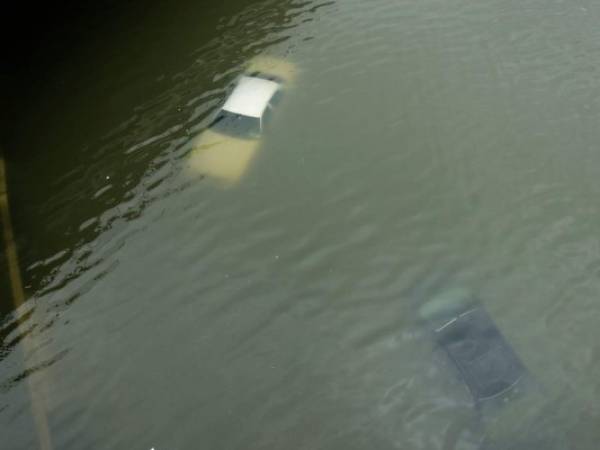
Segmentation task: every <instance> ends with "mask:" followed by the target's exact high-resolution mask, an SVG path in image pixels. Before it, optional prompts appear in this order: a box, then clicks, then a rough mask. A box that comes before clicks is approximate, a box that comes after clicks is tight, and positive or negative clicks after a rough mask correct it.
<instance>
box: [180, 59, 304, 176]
mask: <svg viewBox="0 0 600 450" xmlns="http://www.w3.org/2000/svg"><path fill="white" fill-rule="evenodd" d="M294 73H295V70H294V67H293V65H292V64H290V63H289V62H286V61H283V60H278V59H273V58H266V57H259V58H255V59H254V60H252V61H250V64H249V65H248V67H247V68H246V71H245V73H244V75H242V76H241V77H240V78H239V80H238V82H237V83H236V85H235V88H234V89H233V91H232V92H231V94H230V95H229V97H228V98H227V100H226V101H225V103H224V104H223V106H221V108H220V109H219V111H218V112H217V114H216V116H215V117H214V119H213V120H212V121H211V123H210V124H209V125H208V127H207V129H206V130H204V132H203V133H202V134H200V136H198V137H197V138H196V140H195V141H194V143H193V148H192V151H191V154H190V159H189V168H190V170H191V171H192V172H194V173H197V174H199V175H206V176H209V177H211V178H214V179H217V180H219V181H222V182H224V183H227V184H234V183H236V182H237V181H239V180H240V179H241V178H242V176H243V175H244V173H246V171H247V170H248V168H249V166H250V164H251V162H252V160H253V159H254V157H255V155H256V152H257V150H258V148H259V146H260V143H261V137H262V134H263V131H264V128H265V124H266V123H267V122H268V121H269V118H270V114H271V113H272V109H273V106H274V105H275V103H276V102H277V101H278V98H279V97H280V96H281V92H282V90H283V89H284V87H285V86H287V85H289V84H290V83H291V82H292V80H293V78H294Z"/></svg>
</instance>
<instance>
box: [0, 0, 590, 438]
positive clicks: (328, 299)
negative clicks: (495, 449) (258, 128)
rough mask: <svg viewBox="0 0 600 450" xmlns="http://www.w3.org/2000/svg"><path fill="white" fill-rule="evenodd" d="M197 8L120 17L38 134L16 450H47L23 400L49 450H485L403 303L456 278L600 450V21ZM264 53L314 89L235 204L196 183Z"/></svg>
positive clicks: (537, 13) (568, 10)
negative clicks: (206, 135)
mask: <svg viewBox="0 0 600 450" xmlns="http://www.w3.org/2000/svg"><path fill="white" fill-rule="evenodd" d="M202 3H203V2H196V3H194V4H192V2H189V3H188V2H184V3H182V4H181V5H180V6H178V8H177V9H172V7H171V6H169V5H163V6H153V7H148V8H147V9H145V10H144V11H141V14H132V12H131V11H128V10H126V9H125V10H126V11H128V13H127V14H124V17H125V18H124V19H123V20H122V21H121V22H117V23H116V25H115V30H113V32H112V33H110V34H108V35H107V34H102V35H98V36H96V37H95V38H90V39H89V42H88V45H87V46H85V48H84V47H83V46H82V48H81V50H80V51H79V52H78V53H77V54H75V55H72V57H71V58H70V59H68V60H65V61H64V62H63V63H61V64H59V65H58V66H57V68H56V69H55V70H54V71H53V72H52V73H51V74H50V76H49V78H48V81H47V82H46V84H45V85H44V86H42V87H41V88H40V95H39V96H38V97H37V98H36V100H34V101H31V103H30V104H29V107H28V109H27V111H28V114H26V115H24V118H23V120H22V121H21V130H22V131H21V133H20V135H19V136H20V139H19V142H18V145H19V148H20V149H21V150H22V151H21V153H20V154H19V155H20V156H18V157H16V158H13V159H12V160H11V161H10V163H9V166H8V170H9V172H10V191H11V201H12V202H13V209H14V215H15V217H14V221H15V227H16V229H17V234H18V237H19V244H20V252H21V253H20V255H21V260H22V261H21V263H22V266H23V275H24V278H25V280H26V281H27V292H28V294H29V296H30V300H29V301H28V302H27V304H26V305H25V306H24V307H23V308H21V309H19V310H17V311H12V312H10V311H7V312H3V313H2V319H1V320H2V321H1V322H0V336H1V337H2V346H1V347H0V358H1V359H0V430H1V435H2V436H3V437H2V442H3V445H2V448H7V449H28V448H35V446H36V445H37V441H36V427H35V425H34V421H33V420H32V415H31V408H30V403H31V400H30V396H29V395H28V392H27V383H25V380H29V381H30V382H31V383H32V384H33V385H34V386H36V387H37V389H38V391H39V392H41V393H42V394H41V395H42V397H43V399H42V400H43V403H44V405H45V410H46V412H47V417H48V422H49V426H50V429H51V435H52V441H53V446H54V448H56V449H85V448H90V449H96V448H104V449H142V450H144V449H150V448H155V449H156V450H167V449H191V448H210V449H234V448H244V449H281V448H286V449H316V448H319V449H344V450H347V449H365V448H369V449H379V448H381V449H392V448H397V449H427V450H430V449H448V448H474V447H473V446H471V447H468V445H469V444H468V443H465V442H462V443H460V444H458V445H463V447H459V446H455V444H454V438H453V434H456V433H457V432H456V431H455V430H461V429H462V428H465V427H468V426H469V425H472V424H470V423H469V421H471V420H472V419H471V418H470V417H471V416H470V414H471V409H470V406H469V405H468V401H467V399H466V398H465V395H464V392H463V390H462V386H461V384H460V382H458V381H457V380H456V378H455V377H454V374H453V372H452V371H451V370H446V369H448V367H446V366H445V365H444V364H439V361H437V359H436V357H435V351H434V350H435V349H434V345H433V343H432V342H431V341H430V340H428V339H427V337H426V336H424V335H423V333H421V332H420V331H419V327H418V324H417V323H416V321H415V314H414V310H415V305H414V302H412V301H411V298H410V296H409V295H408V293H409V292H410V291H411V290H410V288H411V287H412V286H414V285H415V284H416V283H418V282H419V280H421V279H424V278H426V277H427V276H428V275H429V274H431V273H438V272H443V273H450V274H452V276H453V279H454V280H458V281H459V282H460V283H462V284H464V285H468V286H470V287H471V288H472V289H474V290H475V291H476V292H478V294H479V297H480V298H481V300H482V302H483V304H484V305H485V306H486V308H487V309H488V311H489V312H490V314H491V316H492V317H493V318H494V320H495V321H496V323H497V325H498V327H499V328H500V329H501V330H502V332H503V333H504V335H505V336H506V338H507V339H508V340H509V341H510V342H511V344H512V345H513V347H514V348H515V350H516V351H517V353H518V354H519V355H520V357H521V358H522V360H523V361H524V363H525V365H526V366H527V367H528V369H529V370H530V372H531V373H532V375H533V376H534V378H535V379H536V380H537V381H538V383H539V385H540V386H543V388H544V399H543V401H541V402H538V403H536V404H535V409H536V412H537V413H539V414H538V415H539V417H541V419H540V420H541V421H542V423H544V424H549V425H548V427H549V428H550V427H551V428H553V429H558V430H559V431H560V433H561V435H562V436H563V437H564V439H565V441H566V442H567V445H568V446H567V447H561V448H578V449H583V448H585V449H587V448H590V449H592V448H595V443H596V442H597V441H598V439H600V435H599V433H598V428H597V426H596V424H597V422H598V420H599V419H600V407H599V405H600V403H599V400H600V383H599V381H598V380H600V346H599V344H598V342H600V335H599V333H600V332H599V331H598V330H599V328H598V326H597V324H598V322H599V320H600V305H599V304H598V293H599V292H600V280H599V279H598V274H599V271H600V253H599V250H600V240H599V239H598V235H597V230H598V225H599V224H600V208H599V207H598V202H597V198H598V194H600V185H599V183H598V180H599V179H600V153H599V152H598V151H597V145H598V142H600V129H599V128H598V126H597V123H598V121H599V119H600V102H599V99H600V81H599V80H600V78H599V75H600V45H599V44H598V43H599V42H600V30H599V29H598V27H597V23H598V20H599V19H600V9H598V7H597V6H595V5H594V4H593V3H592V2H587V1H578V2H563V1H550V2H548V1H541V0H525V1H519V2H516V1H507V0H485V1H481V2H471V1H466V0H456V1H454V2H441V1H436V0H419V1H416V0H402V1H398V0H382V1H378V2H364V1H358V0H338V1H329V2H325V1H320V0H314V1H306V2H300V1H293V0H292V1H275V0H269V1H255V2H251V1H246V2H243V1H239V2H233V4H229V5H228V6H214V7H213V6H211V7H208V6H206V5H205V6H203V4H202ZM129 16H132V17H135V20H134V19H133V18H131V19H128V17H129ZM91 36H94V35H93V33H92V34H91ZM255 55H270V56H274V57H279V58H283V59H286V60H287V61H290V62H293V63H294V64H296V65H297V67H298V69H299V76H298V78H297V80H296V82H295V83H294V86H293V88H292V89H291V90H290V91H289V92H288V93H287V95H286V97H285V100H284V101H283V102H282V104H281V105H280V107H279V108H278V110H277V114H276V117H275V119H274V121H273V126H272V127H271V128H270V129H269V130H268V132H267V133H266V135H265V136H264V140H263V144H262V147H261V149H260V151H259V153H258V157H257V159H256V160H255V161H254V163H253V165H252V166H251V169H250V171H249V172H248V173H247V174H246V176H245V177H244V179H243V180H242V181H241V183H239V184H238V185H236V186H234V187H231V188H229V189H223V187H222V186H219V185H218V184H216V183H213V182H211V180H209V179H193V178H190V177H188V176H185V174H184V170H183V168H184V167H185V164H186V158H187V157H188V155H189V153H190V150H191V142H192V140H193V138H194V137H195V136H197V135H198V134H199V133H200V132H201V131H202V130H203V129H204V128H205V127H206V125H207V124H208V122H209V120H210V117H211V114H212V113H213V112H214V111H215V108H217V107H218V106H219V104H220V103H221V102H222V101H223V100H224V98H225V96H226V94H227V92H229V90H230V88H231V83H232V82H234V80H235V78H236V77H237V76H238V75H239V73H240V71H241V68H242V65H243V64H244V63H245V62H246V61H248V60H249V59H250V58H252V57H253V56H255ZM3 302H4V300H3ZM6 309H7V308H6V307H5V306H3V309H2V311H5V310H6ZM20 319H22V320H23V323H22V325H21V327H16V325H15V324H16V321H17V320H20ZM22 330H28V333H29V335H28V336H29V338H28V339H29V341H30V342H32V343H33V348H32V349H26V350H27V351H26V352H25V358H24V356H23V352H22V351H21V350H23V349H21V348H20V344H19V343H20V342H21V341H22V339H21V337H22V336H21V337H20V334H19V333H21V332H22ZM520 408H521V406H517V407H515V409H513V410H512V411H515V412H514V414H516V415H517V416H518V415H519V414H521V413H523V410H521V409H520ZM511 414H512V413H511ZM523 414H524V417H525V416H526V415H525V413H523ZM527 417H528V416H527ZM532 434H534V433H532ZM509 435H510V433H509ZM534 437H535V436H534ZM502 439H504V438H502ZM502 439H501V441H500V444H499V445H504V447H500V448H509V447H508V445H509V444H510V439H509V440H508V441H502ZM4 443H8V444H4ZM561 445H562V444H561Z"/></svg>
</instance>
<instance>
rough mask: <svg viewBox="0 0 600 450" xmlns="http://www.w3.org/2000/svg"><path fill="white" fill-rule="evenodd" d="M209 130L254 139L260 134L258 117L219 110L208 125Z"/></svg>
mask: <svg viewBox="0 0 600 450" xmlns="http://www.w3.org/2000/svg"><path fill="white" fill-rule="evenodd" d="M208 127H209V128H210V129H211V130H213V131H217V132H219V133H221V134H226V135H228V136H233V137H238V138H246V139H256V138H258V137H259V136H260V119H259V118H258V117H249V116H244V115H242V114H235V113H232V112H229V111H225V110H221V111H220V112H219V114H218V115H217V117H215V119H214V120H213V121H212V122H211V124H210V125H209V126H208Z"/></svg>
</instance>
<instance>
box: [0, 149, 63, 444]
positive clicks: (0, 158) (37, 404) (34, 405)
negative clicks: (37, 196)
mask: <svg viewBox="0 0 600 450" xmlns="http://www.w3.org/2000/svg"><path fill="white" fill-rule="evenodd" d="M0 220H1V222H2V231H3V234H4V245H5V248H6V259H7V262H8V276H9V279H10V286H11V292H12V297H13V303H14V305H15V309H18V308H19V307H20V306H21V305H23V304H24V303H25V294H24V291H23V282H22V280H21V272H20V270H19V258H18V254H17V246H16V244H15V238H14V233H13V229H12V222H11V220H10V207H9V203H8V187H7V183H6V164H5V163H4V154H3V153H2V148H0ZM21 342H22V345H23V351H24V353H25V356H26V355H27V354H30V353H31V351H32V350H33V347H34V345H33V342H32V339H31V337H30V336H29V335H28V334H25V335H24V337H23V340H22V341H21ZM27 385H28V388H29V395H30V397H31V412H32V414H33V419H34V421H35V425H36V427H37V433H38V440H39V444H40V449H41V450H52V441H51V439H50V427H49V426H48V418H47V416H46V410H45V407H44V399H43V396H42V395H41V393H40V392H39V391H38V390H37V389H36V387H35V386H34V384H33V382H32V380H31V376H28V377H27Z"/></svg>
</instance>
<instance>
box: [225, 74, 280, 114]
mask: <svg viewBox="0 0 600 450" xmlns="http://www.w3.org/2000/svg"><path fill="white" fill-rule="evenodd" d="M279 86H280V85H279V83H276V82H274V81H270V80H265V79H264V78H257V77H248V76H243V77H242V78H240V81H239V82H238V84H237V86H236V87H235V89H234V90H233V92H232V93H231V95H230V96H229V98H228V99H227V101H226V102H225V104H224V105H223V109H224V110H225V111H228V112H231V113H234V114H242V115H244V116H249V117H261V116H262V113H263V112H264V110H265V108H266V107H267V105H268V104H269V101H270V100H271V98H272V97H273V95H274V94H275V92H277V89H279Z"/></svg>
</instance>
